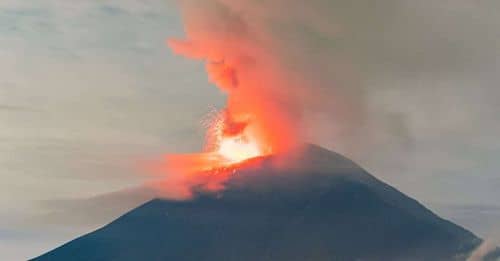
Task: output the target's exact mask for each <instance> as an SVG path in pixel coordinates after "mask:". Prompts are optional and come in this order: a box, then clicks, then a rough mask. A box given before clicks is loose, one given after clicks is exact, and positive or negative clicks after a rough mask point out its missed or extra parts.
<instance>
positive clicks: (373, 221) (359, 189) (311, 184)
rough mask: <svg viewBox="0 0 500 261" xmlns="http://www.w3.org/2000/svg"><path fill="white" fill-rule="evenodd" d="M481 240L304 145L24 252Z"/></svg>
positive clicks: (149, 253) (463, 254)
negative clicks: (186, 195) (54, 244)
mask: <svg viewBox="0 0 500 261" xmlns="http://www.w3.org/2000/svg"><path fill="white" fill-rule="evenodd" d="M290 163H293V164H290ZM290 165H292V166H293V167H284V166H290ZM481 243H482V240H481V239H480V238H478V237H476V236H475V235H474V234H472V233H471V232H469V231H467V230H465V229H463V228H462V227H460V226H458V225H455V224H453V223H451V222H449V221H447V220H444V219H442V218H440V217H438V216H437V215H435V214H434V213H432V212H431V211H430V210H428V209H427V208H425V207H424V206H423V205H421V204H420V203H418V202H417V201H415V200H413V199H411V198H409V197H408V196H405V195H404V194H402V193H401V192H399V191H398V190H396V189H395V188H393V187H391V186H389V185H387V184H385V183H384V182H382V181H380V180H378V179H377V178H375V177H373V176H371V175H370V174H369V173H367V172H366V171H365V170H363V169H362V168H361V167H359V166H358V165H356V164H355V163H354V162H352V161H350V160H349V159H347V158H345V157H343V156H341V155H339V154H337V153H334V152H331V151H328V150H326V149H323V148H321V147H318V146H314V145H307V146H303V147H301V148H300V149H298V150H296V151H295V152H290V153H286V154H278V155H271V156H265V157H261V158H256V159H251V160H249V161H248V162H245V163H244V164H242V165H241V166H239V167H238V169H237V170H234V174H233V175H232V176H231V178H230V179H228V180H227V181H226V182H225V184H224V190H222V191H219V192H206V191H205V192H204V191H203V190H200V191H198V192H196V193H195V196H194V197H193V198H192V199H190V200H187V201H173V200H165V199H153V200H151V201H149V202H147V203H145V204H143V205H142V206H139V207H137V208H136V209H133V210H132V211H130V212H128V213H126V214H124V215H123V216H121V217H119V218H118V219H116V220H115V221H113V222H111V223H110V224H108V225H106V226H104V227H102V228H100V229H98V230H96V231H94V232H91V233H89V234H87V235H84V236H82V237H80V238H77V239H75V240H73V241H70V242H69V243H66V244H64V245H62V246H60V247H58V248H56V249H54V250H52V251H50V252H48V253H46V254H44V255H42V256H40V257H37V258H35V259H33V260H39V261H42V260H175V261H183V260H217V261H219V260H252V261H255V260H270V261H279V260H287V261H288V260H466V259H467V258H468V256H469V255H470V253H471V252H472V251H473V250H474V249H476V248H477V247H478V246H479V245H480V244H481ZM491 258H492V259H491V260H494V257H491Z"/></svg>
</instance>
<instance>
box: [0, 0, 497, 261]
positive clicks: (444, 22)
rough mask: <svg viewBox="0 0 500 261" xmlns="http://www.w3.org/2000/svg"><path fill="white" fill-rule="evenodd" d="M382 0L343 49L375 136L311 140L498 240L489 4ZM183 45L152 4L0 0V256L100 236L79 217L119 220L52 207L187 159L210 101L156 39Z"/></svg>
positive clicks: (197, 72) (165, 14)
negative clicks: (155, 163) (357, 74)
mask: <svg viewBox="0 0 500 261" xmlns="http://www.w3.org/2000/svg"><path fill="white" fill-rule="evenodd" d="M211 1H213V0H211ZM241 1H243V0H241ZM247 2H251V1H247ZM277 2H279V1H277ZM313 2H315V1H311V3H313ZM317 2H319V1H317ZM381 2H382V1H381ZM396 2H397V1H390V0H387V1H384V4H383V5H381V8H383V10H382V11H381V12H382V13H384V12H387V14H386V16H384V17H387V21H389V22H387V21H384V23H385V22H387V23H389V24H391V25H393V26H390V27H387V26H386V27H384V29H383V30H382V32H380V33H378V32H376V31H375V32H373V30H375V29H373V28H371V27H370V24H363V23H362V22H360V28H363V31H362V32H363V34H362V35H360V37H358V38H356V39H358V40H359V41H362V42H358V44H359V46H356V48H357V49H356V48H354V49H353V50H362V52H357V53H356V55H358V56H361V55H363V56H365V57H366V56H370V55H372V56H373V57H369V58H366V59H365V58H364V59H359V57H353V59H354V60H356V61H357V62H360V63H363V62H366V63H367V66H366V68H369V71H368V72H363V74H361V75H362V81H360V82H361V84H363V85H366V86H369V87H367V88H366V94H365V95H367V96H368V102H367V107H368V108H374V109H373V111H372V112H373V113H371V114H368V116H369V117H370V119H371V120H372V121H377V124H378V125H381V126H383V128H379V129H377V131H380V132H381V133H382V134H380V135H375V136H377V139H375V140H374V141H371V142H370V144H367V145H362V147H363V148H365V149H364V150H362V152H353V151H350V150H347V149H346V150H343V148H345V146H344V144H342V142H341V141H336V140H332V139H329V138H328V135H326V134H325V135H324V136H322V135H318V136H317V137H315V138H314V139H313V141H314V142H315V143H319V144H320V145H323V146H325V147H328V148H331V149H336V150H338V151H340V152H342V153H345V154H348V155H349V156H350V157H352V158H353V159H354V160H355V161H357V162H358V163H360V164H361V165H362V166H363V167H365V168H367V169H368V170H369V171H370V172H371V173H372V174H373V175H375V176H377V177H379V178H381V179H383V180H384V181H387V182H388V183H390V184H393V185H394V186H396V187H397V188H398V189H400V190H401V191H403V192H404V193H407V194H409V195H410V196H412V197H415V198H416V199H418V200H419V201H421V202H424V203H428V204H430V205H429V206H430V207H432V208H433V209H434V210H436V211H438V213H442V214H443V215H445V217H447V218H451V219H453V220H454V221H456V222H459V223H460V224H462V225H464V226H466V227H468V228H471V229H476V231H477V233H479V234H480V235H481V236H484V237H491V238H494V239H497V240H498V239H500V231H499V230H498V227H500V203H498V200H499V199H500V189H499V188H500V173H499V172H500V161H499V160H498V159H499V158H500V141H499V138H500V135H499V133H500V120H499V116H498V115H500V89H499V80H500V51H499V50H500V48H498V46H500V30H499V29H498V28H500V18H499V17H498V13H499V12H500V3H499V2H498V1H494V0H482V1H465V0H454V1H453V0H445V1H440V2H439V3H436V1H431V0H428V1H421V3H419V4H410V2H411V1H406V0H405V1H400V2H398V3H399V4H398V5H395V6H397V8H396V7H395V8H394V9H391V8H390V7H391V6H392V4H394V3H396ZM403 2H404V3H406V5H402V4H401V3H403ZM370 8H374V7H370ZM354 10H357V9H354ZM350 11H352V10H350ZM364 14H365V13H364V12H361V11H360V12H359V13H354V14H353V16H355V15H359V16H360V17H362V16H363V15H364ZM403 14H404V15H403ZM406 15H407V19H403V17H404V16H406ZM353 20H355V19H354V18H353ZM360 21H363V19H360ZM379 29H380V28H379ZM182 34H183V26H182V22H181V20H180V15H179V11H178V10H177V8H176V6H175V5H174V4H172V3H171V2H169V1H165V0H106V1H99V0H82V1H65V0H43V1H34V0H2V1H1V2H0V75H1V77H0V178H1V179H2V181H1V182H0V259H2V260H18V259H19V260H21V259H25V258H28V257H33V256H36V255H38V254H41V253H42V252H44V251H46V250H49V249H51V248H54V247H56V246H58V245H59V244H61V243H63V242H65V241H68V240H70V239H72V238H74V237H76V236H78V235H81V234H82V233H85V232H89V231H90V230H91V229H92V228H95V227H98V226H100V225H104V224H102V223H98V221H95V220H94V219H93V218H92V217H91V216H92V215H97V216H99V217H100V218H101V219H99V220H101V221H99V222H102V220H106V221H110V220H112V219H113V218H115V216H113V215H116V214H117V213H113V215H111V214H110V215H105V214H101V215H99V213H95V212H85V211H74V212H73V213H72V215H70V216H63V217H61V215H59V216H58V213H59V212H57V211H60V213H59V214H61V213H62V214H64V215H67V214H68V212H69V211H64V210H56V211H55V212H56V213H54V204H55V203H54V202H59V203H60V202H66V201H68V202H73V203H75V202H76V203H75V204H77V203H79V202H80V203H81V201H82V200H85V199H87V198H95V197H97V198H100V197H99V195H102V194H107V193H111V192H114V191H120V190H123V189H127V188H131V187H136V186H140V185H141V184H142V183H143V182H145V181H147V180H149V179H151V177H150V176H148V175H147V174H146V173H143V172H142V171H141V168H140V167H138V166H139V165H141V164H142V163H143V162H146V161H149V160H153V159H156V158H158V157H160V156H161V155H163V154H165V153H168V152H188V151H196V150H198V149H199V148H200V146H201V144H202V142H203V140H202V137H203V130H202V127H201V124H200V122H201V119H202V118H203V116H204V115H205V114H206V113H207V112H209V111H210V110H211V109H212V108H214V107H215V108H218V107H219V108H220V107H221V106H222V105H223V103H224V95H223V94H222V93H221V92H220V91H219V90H218V89H217V88H215V87H214V86H212V85H211V84H209V83H208V81H207V76H206V74H205V72H204V67H203V64H201V63H200V62H197V61H189V60H187V59H185V58H183V57H176V56H174V55H173V54H171V52H170V50H169V49H168V47H167V46H166V44H165V40H166V39H167V38H168V37H175V36H182ZM386 39H392V40H391V41H387V40H386ZM408 50H412V52H409V51H408ZM372 68H376V69H375V70H373V69H372ZM378 86H380V87H378ZM388 115H389V116H388ZM315 120H317V121H324V120H328V119H326V118H325V116H321V117H319V118H318V119H315ZM317 125H318V126H321V125H322V124H321V122H319V123H318V124H317ZM386 130H388V131H386ZM325 132H327V130H325ZM96 202H99V201H96ZM59 205H63V206H64V205H65V204H59ZM66 205H68V204H66ZM72 207H73V208H74V206H72ZM87 208H88V206H87V205H85V206H82V209H87ZM96 209H98V208H97V207H96ZM471 209H472V210H471ZM89 211H91V210H89ZM94 211H98V210H94ZM89 213H90V214H89ZM47 217H53V218H54V220H63V219H72V220H76V221H75V222H67V223H66V222H65V223H61V224H58V222H56V221H53V222H50V219H48V218H47ZM497 220H498V221H497ZM480 223H482V224H480ZM75 224H80V225H75ZM495 229H496V230H495ZM478 230H479V231H478ZM476 231H474V232H476ZM489 233H490V234H489Z"/></svg>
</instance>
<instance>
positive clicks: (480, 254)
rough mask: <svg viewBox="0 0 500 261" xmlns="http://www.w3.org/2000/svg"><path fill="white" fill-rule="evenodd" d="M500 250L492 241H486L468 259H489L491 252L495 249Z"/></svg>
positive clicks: (472, 260)
mask: <svg viewBox="0 0 500 261" xmlns="http://www.w3.org/2000/svg"><path fill="white" fill-rule="evenodd" d="M495 250H496V251H500V249H499V248H497V247H496V246H495V245H494V244H493V243H492V242H490V241H484V242H483V243H482V244H481V245H480V246H479V247H477V248H476V250H474V252H472V254H471V255H470V256H469V258H467V261H482V260H487V257H488V255H489V254H492V253H493V251H495Z"/></svg>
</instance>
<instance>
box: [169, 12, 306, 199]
mask: <svg viewBox="0 0 500 261" xmlns="http://www.w3.org/2000/svg"><path fill="white" fill-rule="evenodd" d="M186 4H187V3H186ZM192 7H193V8H195V9H196V10H201V9H198V6H192ZM190 10H194V9H190ZM185 15H186V16H184V17H183V18H184V22H185V30H186V38H185V39H170V40H169V41H168V44H169V46H170V48H171V49H172V50H173V51H174V53H176V54H179V55H183V56H185V57H188V58H193V59H197V60H201V61H203V62H204V63H205V65H206V71H207V73H208V78H209V80H210V82H211V83H213V84H214V85H216V86H217V87H218V88H219V89H220V90H221V91H223V92H224V93H225V94H226V95H227V103H226V106H225V108H223V109H221V110H218V111H215V110H214V111H213V112H212V113H210V114H209V117H207V119H205V120H204V121H203V123H204V124H203V125H204V127H205V128H206V130H207V134H206V142H205V147H204V150H203V151H202V152H199V153H192V154H180V155H179V154H171V155H168V156H167V161H168V162H167V165H168V167H167V172H168V175H167V176H166V179H167V180H166V181H165V182H164V186H165V190H169V191H177V192H178V193H180V194H181V195H180V196H182V197H186V196H188V197H189V196H190V191H191V190H192V189H193V188H194V189H199V188H203V189H207V190H211V191H214V190H215V191H217V190H219V189H221V188H223V186H224V182H225V181H226V180H227V179H228V178H229V176H230V175H232V174H233V173H235V172H236V169H237V167H238V166H240V163H243V162H247V161H248V160H249V159H251V158H256V157H260V156H266V155H270V154H274V153H278V152H281V151H284V150H288V149H289V148H291V147H293V146H294V145H295V144H296V143H297V141H298V140H299V139H298V136H299V134H298V131H297V130H298V128H297V127H296V125H297V113H296V111H295V110H293V109H292V108H294V106H293V104H292V103H291V101H290V100H289V99H287V97H288V96H287V95H285V94H286V93H284V92H283V91H284V90H288V88H287V87H288V86H290V83H291V81H290V80H289V79H288V77H286V76H285V74H283V72H282V64H280V63H279V62H277V60H276V59H275V57H274V56H273V55H272V54H271V53H269V50H267V49H266V48H263V46H262V44H263V43H264V42H265V41H261V40H259V39H254V37H256V36H257V35H254V34H251V33H250V32H249V31H247V30H245V28H240V29H241V30H239V31H238V30H234V31H233V30H227V28H231V27H232V26H236V27H238V22H237V21H235V24H228V25H224V26H218V25H217V24H212V23H208V24H207V23H205V22H201V21H202V20H203V19H199V18H200V17H199V16H196V15H188V14H187V13H186V14H185ZM216 21H219V20H217V19H216V20H214V22H216ZM216 23H217V22H216ZM238 28H239V27H238ZM237 32H238V33H237ZM288 94H289V93H288ZM252 162H253V161H252Z"/></svg>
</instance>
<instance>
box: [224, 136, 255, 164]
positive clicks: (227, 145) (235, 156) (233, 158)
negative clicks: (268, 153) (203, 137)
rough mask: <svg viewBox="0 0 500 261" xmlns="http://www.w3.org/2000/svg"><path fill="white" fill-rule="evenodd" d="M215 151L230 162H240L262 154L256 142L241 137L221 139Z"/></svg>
mask: <svg viewBox="0 0 500 261" xmlns="http://www.w3.org/2000/svg"><path fill="white" fill-rule="evenodd" d="M217 153H219V154H220V155H221V156H222V157H224V158H226V159H228V160H229V161H230V162H240V161H244V160H246V159H249V158H254V157H258V156H261V155H263V153H262V152H261V151H260V150H259V148H258V146H257V144H255V143H253V142H250V141H248V140H246V139H244V138H242V137H238V138H226V139H223V140H222V141H221V143H220V145H219V150H218V151H217Z"/></svg>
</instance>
